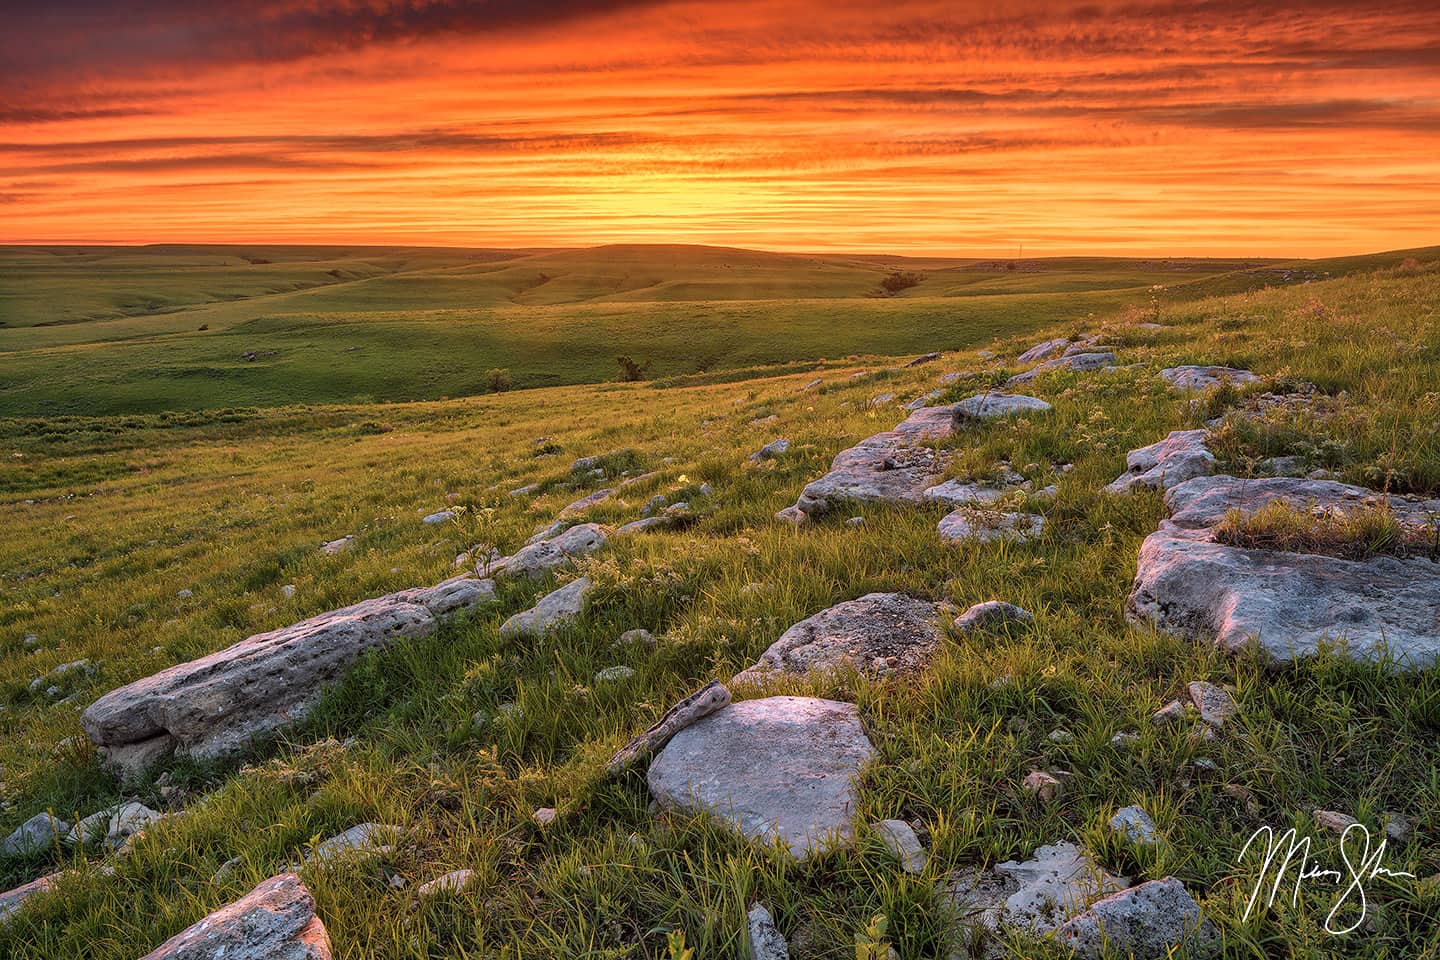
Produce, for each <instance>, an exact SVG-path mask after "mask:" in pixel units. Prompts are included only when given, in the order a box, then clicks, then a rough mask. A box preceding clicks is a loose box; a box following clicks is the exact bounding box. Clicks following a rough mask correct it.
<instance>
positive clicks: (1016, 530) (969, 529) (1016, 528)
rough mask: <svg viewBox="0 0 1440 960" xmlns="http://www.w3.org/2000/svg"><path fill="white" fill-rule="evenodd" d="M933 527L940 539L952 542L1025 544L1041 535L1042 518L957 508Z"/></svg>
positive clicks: (1043, 526)
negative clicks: (1003, 541)
mask: <svg viewBox="0 0 1440 960" xmlns="http://www.w3.org/2000/svg"><path fill="white" fill-rule="evenodd" d="M936 529H937V530H938V531H939V532H940V538H941V539H942V540H949V541H952V542H955V541H961V540H976V541H978V542H980V543H993V542H995V541H997V540H1005V541H1009V542H1012V543H1024V542H1026V541H1028V540H1034V539H1036V538H1037V537H1039V536H1040V534H1041V532H1042V531H1043V530H1044V529H1045V518H1044V517H1042V516H1040V515H1039V514H1036V513H1009V512H1004V511H990V510H986V511H982V510H976V509H973V508H969V507H960V508H959V509H957V510H953V511H951V512H950V513H948V514H946V515H945V516H944V517H943V518H941V520H940V523H939V524H938V525H937V526H936Z"/></svg>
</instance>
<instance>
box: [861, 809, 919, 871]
mask: <svg viewBox="0 0 1440 960" xmlns="http://www.w3.org/2000/svg"><path fill="white" fill-rule="evenodd" d="M871 826H872V827H873V828H874V829H875V832H876V833H877V834H878V835H879V837H880V839H881V841H883V842H884V844H885V847H886V848H887V849H888V850H889V851H890V852H891V853H893V854H894V855H895V856H896V857H898V858H899V859H900V866H901V867H902V868H904V870H905V872H906V873H912V874H919V873H924V872H925V863H926V860H927V857H926V855H925V848H924V847H923V846H921V845H920V838H919V837H917V836H915V830H914V828H913V827H911V826H910V824H908V823H906V822H905V821H904V820H881V821H879V822H878V823H874V824H871Z"/></svg>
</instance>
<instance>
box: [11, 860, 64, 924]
mask: <svg viewBox="0 0 1440 960" xmlns="http://www.w3.org/2000/svg"><path fill="white" fill-rule="evenodd" d="M59 879H60V874H59V873H52V874H50V875H49V876H46V877H41V878H40V879H38V880H31V881H30V882H29V883H24V884H21V885H20V886H18V887H16V888H15V889H14V890H6V891H5V892H4V893H0V925H4V923H5V922H6V921H7V920H9V919H10V918H11V917H12V916H14V915H15V913H16V912H18V911H19V910H20V907H21V906H22V905H23V904H24V903H25V901H26V900H29V899H30V898H31V897H33V896H35V895H36V894H38V893H44V892H45V891H46V890H49V889H50V888H51V887H53V886H54V885H55V881H57V880H59Z"/></svg>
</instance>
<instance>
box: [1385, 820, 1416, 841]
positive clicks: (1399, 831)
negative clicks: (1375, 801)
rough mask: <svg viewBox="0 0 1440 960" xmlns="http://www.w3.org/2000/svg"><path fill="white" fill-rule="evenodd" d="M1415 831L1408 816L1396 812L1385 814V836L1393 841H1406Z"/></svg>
mask: <svg viewBox="0 0 1440 960" xmlns="http://www.w3.org/2000/svg"><path fill="white" fill-rule="evenodd" d="M1414 832H1415V825H1414V824H1412V823H1411V822H1410V820H1409V818H1408V817H1403V816H1401V815H1400V814H1398V813H1386V814H1385V836H1386V838H1388V839H1389V840H1391V841H1392V842H1394V843H1408V842H1409V841H1410V837H1411V836H1412V835H1413V834H1414Z"/></svg>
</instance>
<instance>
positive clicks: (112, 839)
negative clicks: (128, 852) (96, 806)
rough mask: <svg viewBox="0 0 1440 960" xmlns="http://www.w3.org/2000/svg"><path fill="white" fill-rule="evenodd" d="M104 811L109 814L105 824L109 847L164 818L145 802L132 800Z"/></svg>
mask: <svg viewBox="0 0 1440 960" xmlns="http://www.w3.org/2000/svg"><path fill="white" fill-rule="evenodd" d="M104 812H106V813H109V814H110V817H109V819H108V822H107V824H106V830H105V843H106V845H107V846H109V847H110V848H111V849H119V848H120V847H123V846H124V845H125V844H126V842H128V841H129V840H130V838H131V837H134V836H138V835H140V834H141V833H143V832H144V831H145V828H146V827H148V826H150V825H151V824H153V823H159V822H160V821H161V820H163V819H165V815H164V814H162V813H160V812H159V811H156V810H151V809H150V808H149V807H147V806H145V804H143V803H139V802H137V801H133V800H132V801H130V802H129V803H121V804H117V805H116V806H114V807H111V808H110V809H109V810H107V811H104ZM83 822H84V821H82V823H83Z"/></svg>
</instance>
